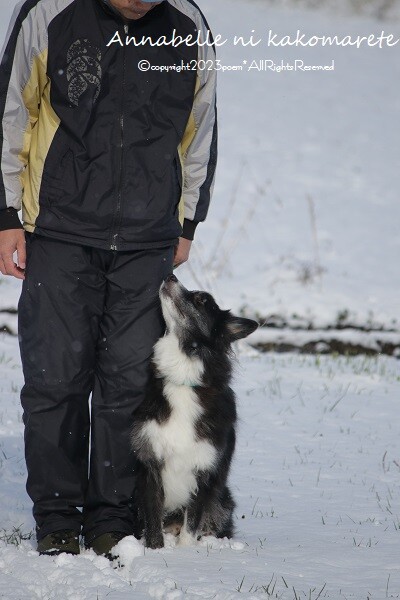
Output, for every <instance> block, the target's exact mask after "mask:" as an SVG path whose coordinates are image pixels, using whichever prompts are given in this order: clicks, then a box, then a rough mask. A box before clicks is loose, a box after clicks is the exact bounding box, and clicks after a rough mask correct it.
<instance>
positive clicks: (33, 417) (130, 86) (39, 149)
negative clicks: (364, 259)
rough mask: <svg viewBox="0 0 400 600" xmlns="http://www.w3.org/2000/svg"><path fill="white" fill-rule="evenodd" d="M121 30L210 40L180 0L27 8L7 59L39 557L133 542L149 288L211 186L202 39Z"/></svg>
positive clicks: (5, 247)
mask: <svg viewBox="0 0 400 600" xmlns="http://www.w3.org/2000/svg"><path fill="white" fill-rule="evenodd" d="M116 32H118V35H117V38H120V39H121V40H125V38H126V36H129V37H132V36H135V38H136V39H142V38H143V36H145V37H147V36H149V37H150V38H151V39H154V38H160V37H161V36H165V39H170V38H172V36H173V34H174V32H175V34H177V35H180V36H182V37H183V38H186V37H187V36H188V35H190V34H192V35H193V36H194V37H196V34H199V32H200V33H201V34H202V37H203V39H207V35H208V36H210V34H209V28H208V24H207V22H206V20H205V18H204V15H203V14H202V12H201V11H200V9H199V7H198V6H197V5H196V4H195V3H194V2H193V1H192V0H164V1H161V2H149V0H24V1H22V2H19V3H18V4H17V6H16V8H15V10H14V14H13V17H12V20H11V23H10V26H9V29H8V33H7V36H6V41H5V44H4V47H3V51H2V54H1V66H0V121H1V127H0V147H1V153H0V160H1V170H0V271H1V273H2V274H3V275H10V276H14V277H16V278H19V279H22V280H23V282H22V292H21V296H20V299H19V304H18V333H19V344H20V352H21V360H22V366H23V373H24V386H23V388H22V390H21V403H22V407H23V421H24V425H25V457H26V464H27V470H28V479H27V491H28V494H29V496H30V497H31V499H32V501H33V515H34V518H35V521H36V533H37V543H38V551H39V552H40V553H43V554H46V553H47V554H54V553H60V552H70V553H73V554H77V553H79V536H80V535H81V534H82V535H83V538H84V541H85V545H86V547H90V548H93V549H94V551H95V552H96V553H98V554H105V555H107V556H110V550H111V548H112V547H113V546H114V545H115V544H116V543H117V542H118V541H119V540H120V539H122V538H123V537H124V536H126V535H131V534H134V533H135V523H136V520H135V510H136V507H135V506H134V500H133V492H134V488H135V457H134V455H133V454H132V452H131V449H130V440H129V437H130V431H131V426H132V422H133V413H134V411H135V409H136V408H137V406H138V405H139V404H140V402H141V401H142V399H143V396H144V389H145V386H146V381H147V373H148V365H149V360H150V356H151V353H152V348H153V345H154V343H155V342H156V340H157V339H158V338H159V337H160V335H162V334H163V332H164V327H165V324H164V322H163V319H162V315H161V309H160V304H159V299H158V289H159V286H160V284H161V282H162V281H163V279H164V278H165V277H166V275H167V274H169V273H170V272H171V270H172V268H173V266H177V265H180V264H182V263H184V262H185V261H186V260H187V259H188V257H189V251H190V246H191V242H192V240H193V237H194V233H195V229H196V226H197V225H198V223H199V222H201V221H204V220H205V218H206V216H207V211H208V207H209V202H210V197H211V194H212V190H213V185H214V178H215V168H216V159H217V115H216V71H215V70H214V69H209V68H208V69H207V70H206V69H201V68H199V67H198V66H197V67H196V65H197V62H196V61H198V60H206V61H209V60H214V58H215V48H214V46H213V45H212V44H211V45H210V44H205V45H202V44H201V43H198V42H197V43H195V44H182V45H179V46H176V47H174V46H172V45H166V44H165V45H159V46H153V45H151V44H148V43H147V44H144V45H139V44H137V45H135V44H128V45H126V44H125V43H122V45H121V43H110V44H108V42H109V41H110V40H112V39H115V34H116ZM198 39H199V38H198ZM211 39H212V37H211ZM182 63H184V64H187V65H190V68H188V69H185V70H182V71H180V72H179V70H176V69H174V68H173V65H181V64H182ZM208 64H209V63H208ZM149 65H150V67H148V66H149ZM193 65H194V66H193ZM146 66H147V67H148V68H147V70H146ZM161 66H170V67H171V68H170V69H168V70H164V71H162V70H160V68H159V67H161ZM21 208H22V219H23V224H22V223H21V222H20V220H19V216H18V211H19V210H20V209H21ZM15 251H16V252H17V258H18V263H17V264H14V260H13V253H14V252H15ZM90 394H92V400H91V411H89V396H90ZM90 412H91V414H90ZM89 440H90V457H89ZM89 458H90V461H89Z"/></svg>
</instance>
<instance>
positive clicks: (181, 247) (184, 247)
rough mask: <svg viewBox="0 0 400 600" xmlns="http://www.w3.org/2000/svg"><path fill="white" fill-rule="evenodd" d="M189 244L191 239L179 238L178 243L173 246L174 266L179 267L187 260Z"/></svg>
mask: <svg viewBox="0 0 400 600" xmlns="http://www.w3.org/2000/svg"><path fill="white" fill-rule="evenodd" d="M191 245H192V242H191V240H187V239H186V238H183V237H180V238H179V244H178V245H177V246H175V256H174V267H179V265H182V264H183V263H184V262H186V261H187V260H188V258H189V253H190V247H191Z"/></svg>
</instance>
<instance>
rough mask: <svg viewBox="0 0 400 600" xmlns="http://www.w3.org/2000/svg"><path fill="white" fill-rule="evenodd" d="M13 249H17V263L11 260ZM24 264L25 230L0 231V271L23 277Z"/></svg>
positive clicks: (4, 273)
mask: <svg viewBox="0 0 400 600" xmlns="http://www.w3.org/2000/svg"><path fill="white" fill-rule="evenodd" d="M15 251H17V256H18V265H16V264H15V263H14V260H13V254H14V252H15ZM25 264H26V250H25V231H24V230H23V229H6V230H5V231H0V272H1V273H3V275H12V276H13V277H16V278H17V279H25Z"/></svg>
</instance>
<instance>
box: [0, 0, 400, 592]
mask: <svg viewBox="0 0 400 600" xmlns="http://www.w3.org/2000/svg"><path fill="white" fill-rule="evenodd" d="M200 4H201V6H202V8H204V11H205V13H206V15H207V18H208V21H209V23H210V26H211V27H212V29H213V32H214V33H221V34H222V35H223V37H229V38H230V39H232V38H233V36H234V35H248V34H250V33H251V30H252V29H254V30H255V32H256V34H260V35H263V34H264V33H265V32H267V31H268V30H269V29H273V30H274V31H275V32H276V33H278V34H279V35H282V36H283V35H288V34H292V35H293V34H295V33H296V30H297V29H301V30H302V31H303V32H304V33H306V34H307V35H324V34H327V35H328V34H331V35H334V34H338V35H353V36H357V35H369V34H371V33H375V34H380V32H381V31H382V29H384V30H385V32H386V33H392V34H394V35H395V36H396V37H400V23H399V22H398V21H396V20H395V19H394V15H395V12H391V13H390V15H389V16H391V19H390V20H389V21H382V20H379V21H378V20H377V19H373V18H371V17H368V16H360V15H358V16H354V15H351V14H349V12H350V11H347V10H345V9H344V4H343V3H338V5H337V10H338V11H339V13H340V16H337V15H335V14H334V13H333V9H334V6H333V2H329V1H327V2H325V3H321V5H319V10H315V11H314V10H305V9H304V8H294V7H293V6H289V4H296V5H297V4H299V3H298V2H297V3H296V2H295V0H291V2H289V1H287V2H286V0H285V2H282V3H280V2H278V1H277V0H275V1H274V2H273V1H271V2H268V1H264V0H252V1H249V0H247V1H246V2H243V0H218V2H215V1H212V0H202V1H201V3H200ZM307 4H310V3H309V2H307ZM13 5H14V3H13V2H10V0H0V16H1V19H0V38H4V35H5V31H6V28H7V24H8V20H9V18H10V15H11V11H12V7H13ZM303 5H304V3H303ZM335 5H336V4H335ZM362 6H363V8H364V9H366V8H368V7H369V8H371V6H372V3H371V2H368V3H365V4H363V5H362ZM373 6H374V7H375V8H376V7H378V8H379V6H380V3H379V2H378V0H376V2H375V3H373ZM369 8H368V10H369ZM389 8H390V7H389ZM397 8H398V3H396V2H395V3H392V7H391V8H390V10H391V11H396V10H397ZM364 12H366V11H365V10H364ZM369 12H370V14H373V13H374V11H369ZM346 13H347V14H346ZM375 14H376V13H375ZM388 14H389V13H388ZM345 15H346V16H345ZM399 48H400V46H397V47H395V48H389V49H382V50H381V49H377V48H366V47H363V48H361V49H359V50H357V49H355V48H329V47H328V48H318V49H305V48H302V49H297V50H296V49H287V48H275V49H271V48H270V49H268V47H267V46H263V45H259V46H258V47H257V48H253V49H249V48H246V49H245V48H241V47H236V48H235V47H233V46H232V45H231V44H229V45H226V46H223V47H221V48H219V50H218V57H219V58H220V60H221V62H222V63H223V64H226V65H235V64H242V62H243V60H247V61H249V62H250V61H251V60H253V59H257V60H258V59H262V58H263V59H264V58H265V59H273V60H275V61H276V62H280V61H281V60H284V61H285V62H286V61H292V60H294V59H303V60H304V61H305V62H306V63H309V64H326V63H330V62H331V61H332V59H334V60H335V65H336V70H335V71H334V72H310V73H301V72H298V73H293V72H286V73H285V72H282V73H274V72H255V71H252V72H246V71H242V72H240V73H239V72H226V73H220V75H219V91H218V105H219V122H220V157H219V164H218V174H217V181H216V186H215V192H214V198H213V202H212V206H211V208H210V213H209V217H208V220H207V222H206V223H205V224H203V225H200V226H199V228H198V233H197V236H196V242H195V244H194V246H193V252H192V258H191V261H190V264H188V265H186V266H184V267H181V268H180V269H179V272H178V276H179V277H180V279H181V280H182V282H183V283H184V284H185V285H187V286H188V287H192V286H194V287H202V288H204V289H208V290H210V291H211V292H212V293H214V294H215V296H216V298H217V300H218V301H219V303H220V304H221V305H222V306H223V307H224V308H233V309H235V310H241V311H242V312H245V313H246V314H248V315H249V316H257V317H258V318H259V319H260V321H261V322H264V321H265V320H267V322H268V323H270V324H272V323H273V324H275V325H279V327H282V329H279V330H278V333H279V335H280V336H282V338H283V339H284V341H285V342H287V343H292V344H294V343H295V342H296V340H297V341H298V340H300V342H299V344H301V343H303V342H304V343H306V342H307V341H309V339H310V338H309V336H310V335H311V334H310V332H307V330H309V329H310V328H316V329H318V330H319V332H320V333H319V335H320V336H321V340H322V338H324V339H326V338H327V337H328V336H329V335H331V334H330V333H329V332H330V331H333V330H336V329H337V328H338V327H340V328H341V332H339V333H337V336H342V337H343V338H345V339H346V340H347V341H349V342H352V343H354V344H357V343H358V342H360V340H361V337H362V343H363V345H366V346H368V345H369V346H371V347H375V349H378V350H379V343H381V342H382V340H386V341H387V343H392V344H393V345H396V344H397V345H400V325H399V311H398V307H399V301H400V293H399V292H400V289H399V260H398V256H399V250H400V226H399V222H400V204H399V202H398V189H399V187H400V186H399V184H400V168H399V167H400V152H399V150H400V136H399V122H400V121H399V116H400V98H399V94H398V81H399V75H400V63H399V60H398V55H399ZM19 289H20V283H19V282H18V281H16V280H12V279H10V278H5V277H2V276H0V311H2V310H3V312H0V328H1V327H2V326H7V328H8V330H10V331H11V332H14V333H16V315H15V314H12V313H13V311H15V308H16V304H17V299H18V295H19ZM5 311H6V312H5ZM348 325H351V326H352V328H346V326H348ZM354 327H359V328H362V329H375V330H379V329H385V330H390V331H387V332H384V333H380V332H379V331H375V332H374V333H367V332H365V331H356V330H355V329H354ZM294 328H296V331H293V330H294ZM327 328H330V329H329V330H328V329H327ZM323 331H325V333H324V334H322V333H321V332H323ZM273 332H274V331H273V330H272V329H266V330H265V331H260V330H259V331H258V332H256V333H255V334H253V338H252V339H250V341H252V342H253V343H258V342H260V341H261V342H263V343H266V342H267V341H268V339H269V338H268V336H271V335H272V334H273ZM257 336H259V337H257ZM307 336H308V337H307ZM322 341H323V340H322ZM320 350H321V351H323V346H321V347H320ZM238 358H239V361H240V365H241V366H240V367H239V368H238V371H237V379H236V385H235V388H236V390H237V393H238V398H239V414H240V418H241V422H240V427H239V436H238V437H239V439H238V449H237V455H236V460H235V463H234V468H233V473H232V484H233V489H234V492H235V496H236V498H237V502H238V507H237V512H236V518H237V529H238V532H237V535H236V537H235V539H234V540H233V541H226V540H225V541H222V542H221V541H216V540H213V539H206V540H204V541H203V542H202V543H200V544H199V545H198V546H196V547H194V548H185V549H182V548H176V549H175V548H174V547H173V545H174V544H173V540H171V539H169V540H168V544H169V546H168V547H167V548H166V549H164V550H162V551H146V552H144V548H143V546H142V545H141V544H140V542H138V541H135V540H134V539H133V538H129V539H126V540H124V541H123V542H122V547H121V556H122V558H123V562H124V567H121V568H116V569H114V568H113V567H112V566H110V564H109V563H108V561H107V560H106V559H103V558H99V557H96V556H95V555H94V554H92V553H91V552H85V553H83V554H82V555H81V556H79V557H58V558H48V557H38V555H37V553H36V552H35V550H34V548H35V540H34V537H33V536H32V530H33V521H32V517H31V514H30V510H31V506H30V500H29V498H28V497H27V496H26V493H25V488H24V486H25V478H26V472H25V465H24V459H23V439H22V434H23V428H22V423H21V409H20V406H19V390H20V387H21V385H22V373H21V366H20V359H19V354H18V344H17V338H16V337H15V336H10V335H7V334H0V519H1V523H0V530H2V533H0V538H2V541H0V598H4V599H5V600H32V599H40V600H58V599H64V598H69V599H71V600H95V599H97V598H99V599H103V598H109V599H111V600H126V599H128V598H135V599H136V598H137V599H140V600H141V599H142V598H143V599H144V598H156V599H164V598H165V599H167V600H175V599H179V598H183V597H186V598H190V599H196V598H204V599H212V598H215V599H217V600H228V599H229V600H230V599H234V598H240V597H243V596H244V597H246V598H249V599H250V598H265V599H267V598H282V599H283V600H297V599H299V598H301V599H308V600H317V598H330V599H332V600H341V599H342V598H343V599H346V598H347V599H350V598H351V599H353V600H369V599H371V600H383V599H384V598H400V567H399V561H398V554H399V551H398V548H399V536H400V506H399V476H400V444H399V435H398V427H397V415H398V403H399V397H400V395H399V389H400V386H399V384H400V363H399V361H398V360H395V359H394V358H388V357H383V356H380V357H376V358H365V357H363V356H359V357H356V358H346V357H332V356H323V357H319V356H314V357H310V356H298V355H293V354H283V355H274V354H260V353H257V352H256V351H254V350H251V349H250V348H248V347H247V346H245V345H244V346H241V347H240V349H239V352H238ZM21 535H23V537H26V538H29V539H25V540H23V541H22V543H17V542H18V541H19V539H20V538H21ZM29 536H30V537H29ZM13 542H15V545H14V544H13ZM114 566H116V565H114Z"/></svg>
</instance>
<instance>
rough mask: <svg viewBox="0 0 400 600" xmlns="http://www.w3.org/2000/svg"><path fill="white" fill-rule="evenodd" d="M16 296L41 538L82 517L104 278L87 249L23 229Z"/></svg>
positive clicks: (32, 492)
mask: <svg viewBox="0 0 400 600" xmlns="http://www.w3.org/2000/svg"><path fill="white" fill-rule="evenodd" d="M26 238H27V270H26V279H25V280H24V282H23V285H22V292H21V296H20V300H19V304H18V334H19V343H20V352H21V360H22V367H23V373H24V379H25V384H24V386H23V388H22V391H21V403H22V407H23V421H24V424H25V456H26V464H27V470H28V480H27V491H28V494H29V496H30V497H31V499H32V500H33V503H34V505H33V515H34V517H35V520H36V524H37V536H38V539H40V538H42V537H44V536H45V535H47V534H48V533H51V532H52V531H57V530H60V529H74V530H77V531H79V530H80V527H81V524H82V513H81V511H79V510H78V507H82V506H83V503H84V496H85V492H86V487H87V480H88V454H89V406H88V400H89V395H90V392H91V390H92V387H93V377H94V362H95V350H96V343H97V338H98V324H99V319H100V316H101V314H102V311H103V306H104V293H105V287H106V282H105V278H104V276H103V275H102V272H101V269H100V268H98V267H96V266H95V265H94V264H93V252H92V249H90V248H87V247H84V246H80V245H77V244H71V243H68V242H63V241H60V240H53V239H50V238H45V237H43V236H37V235H35V234H26Z"/></svg>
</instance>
